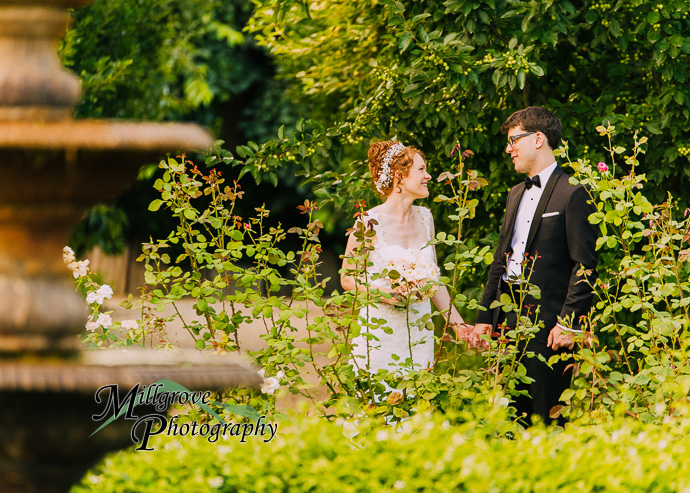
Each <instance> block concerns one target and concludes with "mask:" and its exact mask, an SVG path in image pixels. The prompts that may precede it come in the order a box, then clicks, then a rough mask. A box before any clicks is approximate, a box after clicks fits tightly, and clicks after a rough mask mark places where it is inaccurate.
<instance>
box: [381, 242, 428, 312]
mask: <svg viewBox="0 0 690 493" xmlns="http://www.w3.org/2000/svg"><path fill="white" fill-rule="evenodd" d="M386 269H387V270H388V272H389V277H390V279H391V287H392V288H393V289H395V288H399V287H400V288H402V289H403V292H404V293H406V294H410V295H412V296H415V297H417V299H419V300H424V299H427V298H431V297H432V296H433V295H434V294H435V293H436V291H437V286H431V288H430V289H428V290H422V288H423V287H424V286H425V285H426V284H428V283H430V282H433V281H437V280H438V278H439V277H440V275H441V271H440V270H439V268H438V265H436V262H434V261H432V260H429V259H428V258H427V257H426V256H425V255H424V254H423V253H422V252H421V251H415V252H413V253H412V256H411V258H400V257H397V258H393V259H391V260H389V261H388V264H387V265H386ZM392 272H397V273H398V274H399V275H398V276H395V275H393V276H391V275H390V274H391V273H392ZM394 277H395V279H394Z"/></svg>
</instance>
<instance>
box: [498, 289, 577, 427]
mask: <svg viewBox="0 0 690 493" xmlns="http://www.w3.org/2000/svg"><path fill="white" fill-rule="evenodd" d="M501 291H502V292H504V293H510V289H509V286H508V284H507V283H506V282H504V281H502V282H501ZM529 304H530V303H528V302H526V303H525V305H529ZM523 310H527V307H523ZM523 313H525V312H523ZM498 324H499V325H502V326H503V327H509V328H511V329H513V328H515V327H516V325H517V315H516V314H515V312H508V313H505V312H503V311H502V310H500V314H499V317H498ZM551 328H552V327H545V328H544V329H542V330H547V331H550V330H551ZM538 339H540V338H533V339H531V340H530V341H529V342H528V343H527V351H528V352H532V353H535V355H534V356H533V357H524V358H522V360H521V361H520V362H521V363H522V364H523V365H524V366H525V369H526V370H527V376H528V377H530V378H531V379H532V380H533V381H532V382H531V383H529V384H525V383H521V384H520V385H518V387H517V388H518V389H519V390H527V391H528V394H529V395H520V396H516V397H514V398H513V405H514V406H515V408H516V409H517V415H518V416H520V415H523V414H524V415H525V417H526V418H524V419H523V422H524V423H526V424H530V423H531V416H532V415H535V414H536V415H539V416H541V418H542V420H543V421H544V422H545V423H547V424H549V423H551V422H553V421H554V418H551V417H550V412H551V410H552V408H553V407H554V406H557V405H558V404H559V403H561V402H559V399H560V396H561V394H562V393H563V391H564V390H566V389H568V388H569V387H570V382H571V377H572V370H571V368H572V367H570V366H569V365H570V364H571V363H573V360H572V358H568V359H566V360H565V361H557V362H556V363H554V364H553V365H552V367H551V368H549V366H548V365H547V364H545V363H543V362H542V361H540V360H539V358H537V356H536V355H537V354H541V355H542V356H543V357H544V359H545V360H546V361H548V360H549V358H551V356H553V355H555V354H559V355H562V354H569V353H570V351H569V350H567V349H560V350H558V351H554V350H553V349H551V348H549V347H548V346H547V345H546V343H544V342H542V341H540V340H538ZM520 349H522V348H520ZM561 404H562V403H561ZM555 421H556V422H557V423H558V424H560V425H563V424H564V423H565V419H564V418H563V417H561V416H560V415H559V417H558V418H556V419H555Z"/></svg>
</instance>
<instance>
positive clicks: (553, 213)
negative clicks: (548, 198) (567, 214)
mask: <svg viewBox="0 0 690 493" xmlns="http://www.w3.org/2000/svg"><path fill="white" fill-rule="evenodd" d="M559 214H560V212H547V213H546V214H542V215H541V217H552V216H557V215H559Z"/></svg>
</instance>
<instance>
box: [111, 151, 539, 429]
mask: <svg viewBox="0 0 690 493" xmlns="http://www.w3.org/2000/svg"><path fill="white" fill-rule="evenodd" d="M251 150H252V149H251V148H249V149H248V151H247V152H251ZM210 159H211V161H212V162H211V164H213V165H214V166H213V167H212V169H211V171H210V172H209V173H208V174H205V173H203V172H202V171H200V170H199V169H198V168H197V167H196V166H195V165H193V164H192V163H191V162H189V161H186V160H184V159H182V160H176V159H168V160H167V161H162V162H161V164H160V167H161V169H162V170H163V171H164V172H163V175H162V176H161V178H159V179H158V180H157V181H156V183H155V185H154V186H155V188H156V189H157V190H158V191H159V193H160V198H159V199H156V200H154V201H153V202H151V204H150V206H149V209H150V210H152V211H158V210H161V209H166V210H168V211H170V212H171V213H172V214H173V216H174V217H175V218H176V221H177V227H176V228H175V230H173V231H171V232H170V234H168V235H167V236H166V237H165V238H162V239H157V240H152V241H151V242H149V243H146V244H145V245H144V247H143V254H142V255H141V256H140V258H139V260H140V261H142V262H144V263H145V268H146V272H145V281H146V286H145V287H144V288H143V289H142V296H141V298H140V299H139V300H134V299H130V300H128V301H127V302H125V306H126V307H128V308H131V307H132V306H135V305H139V306H140V307H141V309H142V314H143V317H142V321H141V326H140V330H139V331H137V332H136V335H135V336H134V342H136V343H139V344H146V345H155V346H161V345H162V346H166V347H167V346H170V343H169V342H167V337H166V334H165V326H166V324H167V323H168V322H171V321H172V320H173V319H174V320H176V321H178V322H180V323H182V325H183V327H184V328H185V329H186V330H187V332H188V333H189V335H190V336H191V337H192V339H193V341H194V347H195V348H197V349H199V350H211V351H218V352H242V351H244V350H245V349H244V348H242V347H241V345H240V339H241V338H240V332H241V331H243V330H247V329H246V327H247V324H248V323H250V322H259V325H260V326H262V327H264V329H265V333H264V334H262V335H261V339H262V340H263V341H264V343H265V347H262V348H261V349H259V350H258V351H250V354H251V355H252V356H253V357H254V358H255V359H256V361H257V362H258V363H259V364H260V365H261V366H262V367H263V369H264V372H265V378H266V379H268V378H275V377H274V375H280V376H281V380H282V382H277V381H276V382H274V383H276V384H278V383H282V384H284V385H285V386H286V387H287V389H288V390H289V391H290V392H292V393H294V394H300V395H302V396H304V397H307V398H308V399H310V400H311V401H312V402H313V403H314V404H316V405H317V407H318V408H319V411H320V412H321V413H323V414H326V415H327V414H330V413H331V412H332V411H330V410H329V406H330V405H332V404H333V403H334V402H336V401H337V400H339V399H341V398H343V397H350V398H353V397H354V398H357V399H359V400H360V401H361V402H362V404H366V405H371V406H373V408H375V413H376V414H377V415H381V416H390V417H392V419H402V418H405V417H407V416H408V415H409V413H410V412H411V410H412V408H413V407H414V405H415V404H416V403H417V402H419V401H420V400H424V401H428V402H431V403H432V404H433V405H434V407H436V408H438V409H451V408H453V407H455V406H457V405H458V404H459V403H460V402H462V401H463V400H464V399H465V398H466V397H465V394H466V392H467V391H468V389H470V388H474V387H476V390H475V392H477V393H478V394H480V395H485V398H486V399H489V400H492V401H495V402H499V401H500V402H503V403H505V402H507V401H505V399H501V395H502V392H503V391H504V390H506V389H507V391H508V392H509V393H512V389H514V387H515V383H514V381H513V380H515V379H518V380H519V379H522V378H524V368H523V367H522V366H521V365H520V362H519V360H520V358H521V357H522V356H523V354H521V353H519V352H517V351H515V350H511V349H510V348H511V345H510V344H509V341H510V340H515V339H517V338H521V337H524V336H525V334H526V333H527V332H526V333H525V334H523V333H522V332H521V331H520V330H514V331H511V333H509V334H504V335H503V336H502V338H501V340H500V341H498V342H494V341H491V344H490V346H491V348H490V351H489V352H488V353H487V366H488V367H489V368H491V369H492V370H491V371H488V372H484V371H481V370H479V369H477V368H476V367H474V368H467V367H466V365H465V364H464V361H465V360H464V359H463V358H462V357H460V356H461V355H464V354H465V351H464V350H463V349H462V347H461V346H458V342H457V341H454V340H453V339H452V337H450V334H444V335H442V336H441V337H440V338H439V349H438V352H437V359H438V361H439V362H441V364H439V365H438V368H437V369H436V370H434V371H427V370H425V369H419V368H411V367H410V361H409V359H408V357H407V356H408V355H406V354H401V355H398V356H399V358H400V359H399V366H400V368H401V369H406V370H409V371H408V372H407V373H406V376H405V377H403V376H402V375H401V374H399V373H398V372H385V371H381V372H379V373H377V374H376V375H372V374H371V373H370V372H369V371H368V369H367V368H366V365H365V364H360V363H359V362H357V361H353V359H352V357H351V351H352V338H353V337H356V336H357V335H359V334H363V333H364V332H365V329H366V330H370V331H372V332H373V333H372V334H371V335H368V336H367V337H371V338H373V337H375V334H376V332H377V331H384V330H387V329H386V328H385V326H384V324H385V321H383V320H377V319H373V320H369V318H368V317H366V316H365V312H366V310H367V308H368V307H369V306H371V305H373V304H374V303H378V302H380V300H381V296H385V295H382V293H380V292H379V291H378V290H377V289H374V288H373V287H372V285H371V281H372V280H375V279H376V278H377V277H378V276H380V275H386V272H384V273H382V274H373V275H372V274H371V273H369V272H368V267H369V266H370V265H371V263H370V262H369V260H368V255H369V253H370V251H371V238H372V231H370V230H369V229H368V228H367V227H366V226H365V225H364V223H363V222H361V221H360V222H358V223H357V224H358V225H359V227H358V228H355V230H354V233H353V234H354V235H355V236H356V237H357V238H359V240H360V248H359V250H358V251H357V252H356V253H355V255H354V256H353V258H351V259H350V261H351V262H352V264H353V265H355V266H356V268H355V269H354V271H353V275H355V276H356V278H357V280H358V285H360V286H362V287H363V289H362V290H357V291H346V292H344V293H342V294H340V293H337V292H335V293H333V294H332V295H331V296H326V293H325V285H326V282H327V281H328V279H323V278H321V276H320V274H318V271H317V269H316V267H317V265H318V263H319V254H320V253H321V247H320V240H319V236H318V234H319V233H320V231H321V230H322V229H323V224H322V223H321V221H320V220H319V219H316V218H315V212H316V210H317V206H316V204H315V203H313V202H311V201H305V203H304V204H303V205H299V206H298V207H297V208H298V209H299V211H300V213H301V214H303V215H305V216H306V223H307V224H306V227H291V228H289V229H287V231H286V230H285V229H284V228H283V226H282V225H280V224H279V225H278V226H275V227H267V226H265V219H266V218H267V217H268V216H269V214H270V212H269V211H268V210H267V209H266V208H265V207H260V208H257V209H256V216H255V217H249V218H246V217H241V216H239V215H238V214H237V212H236V205H237V203H238V201H239V200H240V199H241V198H242V196H243V194H244V192H243V191H242V190H241V188H240V185H239V183H238V182H237V181H234V182H233V184H232V185H229V184H226V182H225V178H224V177H223V175H222V172H221V171H218V166H217V165H218V164H220V163H221V162H225V161H230V160H231V159H232V158H230V157H229V156H228V155H227V152H225V151H222V150H217V154H216V156H215V157H213V158H210ZM442 179H443V180H444V181H450V182H452V181H455V182H456V184H455V185H454V186H453V187H452V196H450V197H447V198H446V200H447V201H448V202H450V203H453V204H454V205H455V207H456V210H457V213H456V217H457V218H458V228H459V231H460V230H461V228H462V221H463V218H469V217H473V216H474V208H475V207H476V205H477V200H476V199H472V198H470V197H471V194H472V193H473V191H475V190H476V189H478V188H479V187H480V186H481V185H482V184H486V182H485V181H483V180H481V179H479V178H478V177H477V176H476V172H467V171H466V170H464V169H463V166H462V159H461V160H460V165H459V167H458V170H457V173H455V174H453V175H452V176H444V177H442ZM459 190H462V193H458V191H459ZM360 206H362V207H363V205H362V204H360ZM360 213H361V211H360ZM287 235H296V236H297V237H298V238H299V244H300V246H299V247H298V249H297V250H292V249H290V248H286V245H285V239H286V237H287ZM460 237H461V235H460V234H457V235H449V234H446V233H445V232H444V233H439V235H438V236H437V238H436V239H435V240H433V241H432V244H441V243H444V244H447V245H450V246H453V247H455V249H456V255H455V256H454V257H453V258H451V259H450V260H449V262H448V263H447V265H446V266H445V267H446V269H447V271H448V276H444V277H442V278H441V280H440V281H441V282H442V283H445V284H447V285H451V283H453V280H457V279H459V278H460V277H464V275H465V272H466V271H467V270H471V269H472V268H474V265H475V262H476V261H477V259H478V260H479V261H480V262H490V261H491V255H490V253H489V252H488V247H479V246H474V247H471V248H470V247H467V246H466V245H465V244H464V242H463V241H462V240H461V238H460ZM175 247H176V248H177V249H178V253H176V254H174V255H173V254H172V252H173V248H175ZM429 287H430V286H429ZM453 289H454V288H453V287H452V286H451V290H453ZM453 292H455V291H453ZM189 297H191V298H193V299H194V300H195V304H194V308H195V309H196V313H197V315H198V319H194V320H187V319H184V318H183V317H182V316H181V315H180V314H179V313H180V312H179V310H177V309H176V303H177V302H178V301H179V300H181V299H183V298H189ZM411 297H412V295H411V294H409V293H408V296H407V298H406V300H405V303H404V306H403V307H402V308H401V309H403V310H406V311H407V313H408V314H409V311H410V310H411V307H410V303H411V301H412V298H411ZM507 303H509V302H507ZM167 305H170V306H172V307H175V310H174V311H175V313H177V314H178V315H177V316H172V317H161V316H160V315H159V312H161V311H163V309H164V307H165V306H167ZM455 306H456V307H457V308H458V309H461V310H462V309H468V310H475V309H476V308H477V303H476V301H474V300H470V299H469V298H467V297H466V296H464V295H459V296H456V299H455ZM440 315H442V316H446V317H447V314H440ZM408 318H409V317H408ZM297 320H303V321H304V324H306V333H307V336H306V337H303V336H298V330H297ZM419 323H420V324H423V325H426V326H428V327H430V328H431V329H432V330H433V328H434V323H433V321H432V319H431V318H430V317H427V318H424V319H422V320H421V321H419ZM410 325H412V322H410ZM132 337H133V334H132V332H130V334H129V335H128V336H127V338H126V339H124V340H123V342H125V343H131V342H132V341H131V340H130V339H131V338H132ZM154 341H157V342H155V343H154ZM161 343H162V344H161ZM458 349H460V351H458ZM469 354H474V353H473V352H472V351H469ZM465 358H466V356H465ZM324 360H325V361H326V362H325V363H321V362H320V361H324ZM473 366H474V365H473ZM307 370H309V371H312V372H313V373H315V374H316V375H317V377H318V384H317V385H314V384H313V383H309V382H308V381H306V380H305V373H306V371H307ZM266 385H268V384H266ZM265 390H266V389H264V391H265ZM325 390H327V393H326V396H325V397H324V396H323V392H324V391H325ZM231 400H232V401H233V402H237V403H243V404H249V405H251V406H253V407H255V408H257V409H265V410H266V412H272V408H273V406H274V396H273V392H270V393H268V392H265V394H264V395H263V396H262V395H261V394H257V393H256V392H252V391H248V390H242V391H238V392H235V393H234V394H233V396H232V397H231ZM351 412H352V411H350V413H351Z"/></svg>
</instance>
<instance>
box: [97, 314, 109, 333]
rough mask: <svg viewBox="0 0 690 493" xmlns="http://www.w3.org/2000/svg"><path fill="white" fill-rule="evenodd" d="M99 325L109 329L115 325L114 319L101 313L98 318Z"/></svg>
mask: <svg viewBox="0 0 690 493" xmlns="http://www.w3.org/2000/svg"><path fill="white" fill-rule="evenodd" d="M97 323H98V325H100V326H101V327H103V328H104V329H107V328H108V327H110V326H111V325H113V318H112V317H111V316H110V315H107V314H105V313H101V314H100V315H99V316H98V320H97Z"/></svg>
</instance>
